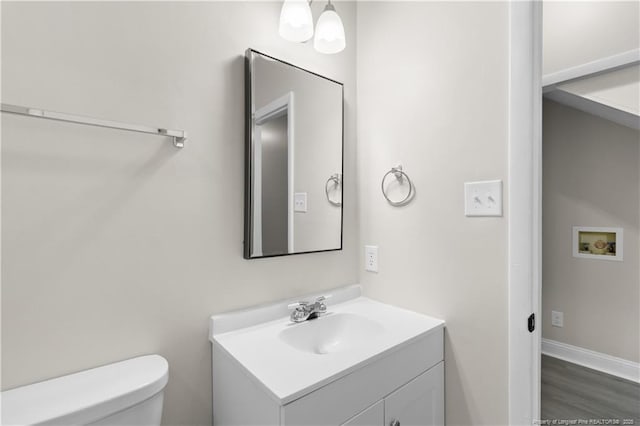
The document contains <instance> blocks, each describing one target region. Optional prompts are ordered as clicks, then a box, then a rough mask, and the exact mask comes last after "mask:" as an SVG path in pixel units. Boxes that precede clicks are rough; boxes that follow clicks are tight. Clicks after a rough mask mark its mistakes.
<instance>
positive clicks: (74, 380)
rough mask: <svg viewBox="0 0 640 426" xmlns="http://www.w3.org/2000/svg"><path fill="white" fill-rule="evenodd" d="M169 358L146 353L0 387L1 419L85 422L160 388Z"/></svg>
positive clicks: (10, 421) (11, 422) (6, 421)
mask: <svg viewBox="0 0 640 426" xmlns="http://www.w3.org/2000/svg"><path fill="white" fill-rule="evenodd" d="M168 378H169V364H168V363H167V360H166V359H164V358H163V357H161V356H160V355H146V356H141V357H138V358H133V359H129V360H126V361H121V362H117V363H115V364H109V365H105V366H103V367H98V368H93V369H91V370H86V371H81V372H79V373H75V374H70V375H68V376H62V377H58V378H55V379H51V380H46V381H44V382H39V383H35V384H32V385H27V386H22V387H19V388H15V389H11V390H7V391H4V392H1V393H0V399H1V400H0V402H1V405H0V407H2V412H1V414H0V416H1V419H2V424H3V425H33V424H39V423H43V422H47V423H51V422H53V423H59V424H87V423H89V422H92V421H96V420H99V419H102V418H104V417H107V416H109V415H111V414H113V413H116V412H118V411H121V410H124V409H126V408H129V407H131V406H133V405H136V404H138V403H140V402H142V401H144V400H146V399H148V398H151V397H152V396H154V395H155V394H157V393H158V392H160V391H161V390H162V389H164V387H165V385H166V384H167V380H168Z"/></svg>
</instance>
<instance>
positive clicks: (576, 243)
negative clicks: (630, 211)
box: [572, 226, 624, 262]
mask: <svg viewBox="0 0 640 426" xmlns="http://www.w3.org/2000/svg"><path fill="white" fill-rule="evenodd" d="M581 232H593V233H602V234H616V237H615V241H614V242H615V245H616V247H615V250H616V252H615V254H610V253H609V254H592V253H585V252H584V251H582V250H580V233H581ZM572 247H573V248H572V252H573V257H578V258H582V259H595V260H617V261H619V262H621V261H622V260H623V248H624V239H623V229H622V228H604V227H592V226H574V227H573V245H572Z"/></svg>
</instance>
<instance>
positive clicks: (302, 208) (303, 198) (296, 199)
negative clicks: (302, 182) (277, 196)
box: [293, 192, 307, 213]
mask: <svg viewBox="0 0 640 426" xmlns="http://www.w3.org/2000/svg"><path fill="white" fill-rule="evenodd" d="M293 210H294V211H296V212H301V213H306V212H307V193H306V192H296V193H295V194H294V196H293Z"/></svg>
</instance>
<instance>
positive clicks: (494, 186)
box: [464, 180, 502, 216]
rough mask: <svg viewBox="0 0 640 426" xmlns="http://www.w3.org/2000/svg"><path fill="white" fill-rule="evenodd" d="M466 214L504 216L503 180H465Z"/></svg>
mask: <svg viewBox="0 0 640 426" xmlns="http://www.w3.org/2000/svg"><path fill="white" fill-rule="evenodd" d="M464 214H465V216H502V181H501V180H487V181H481V182H465V184H464Z"/></svg>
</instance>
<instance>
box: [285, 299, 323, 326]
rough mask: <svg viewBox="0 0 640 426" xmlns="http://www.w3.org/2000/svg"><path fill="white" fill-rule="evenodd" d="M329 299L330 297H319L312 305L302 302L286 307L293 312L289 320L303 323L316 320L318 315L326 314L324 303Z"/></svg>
mask: <svg viewBox="0 0 640 426" xmlns="http://www.w3.org/2000/svg"><path fill="white" fill-rule="evenodd" d="M329 297H331V296H320V297H318V298H317V299H316V301H315V302H313V303H309V302H307V301H304V300H303V301H300V302H296V303H292V304H290V305H289V306H287V307H288V308H289V309H293V312H291V316H290V317H289V318H291V321H293V322H303V321H306V320H310V319H314V318H317V317H318V316H319V315H321V314H324V313H326V312H327V305H325V303H324V301H325V300H327V299H328V298H329Z"/></svg>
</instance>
